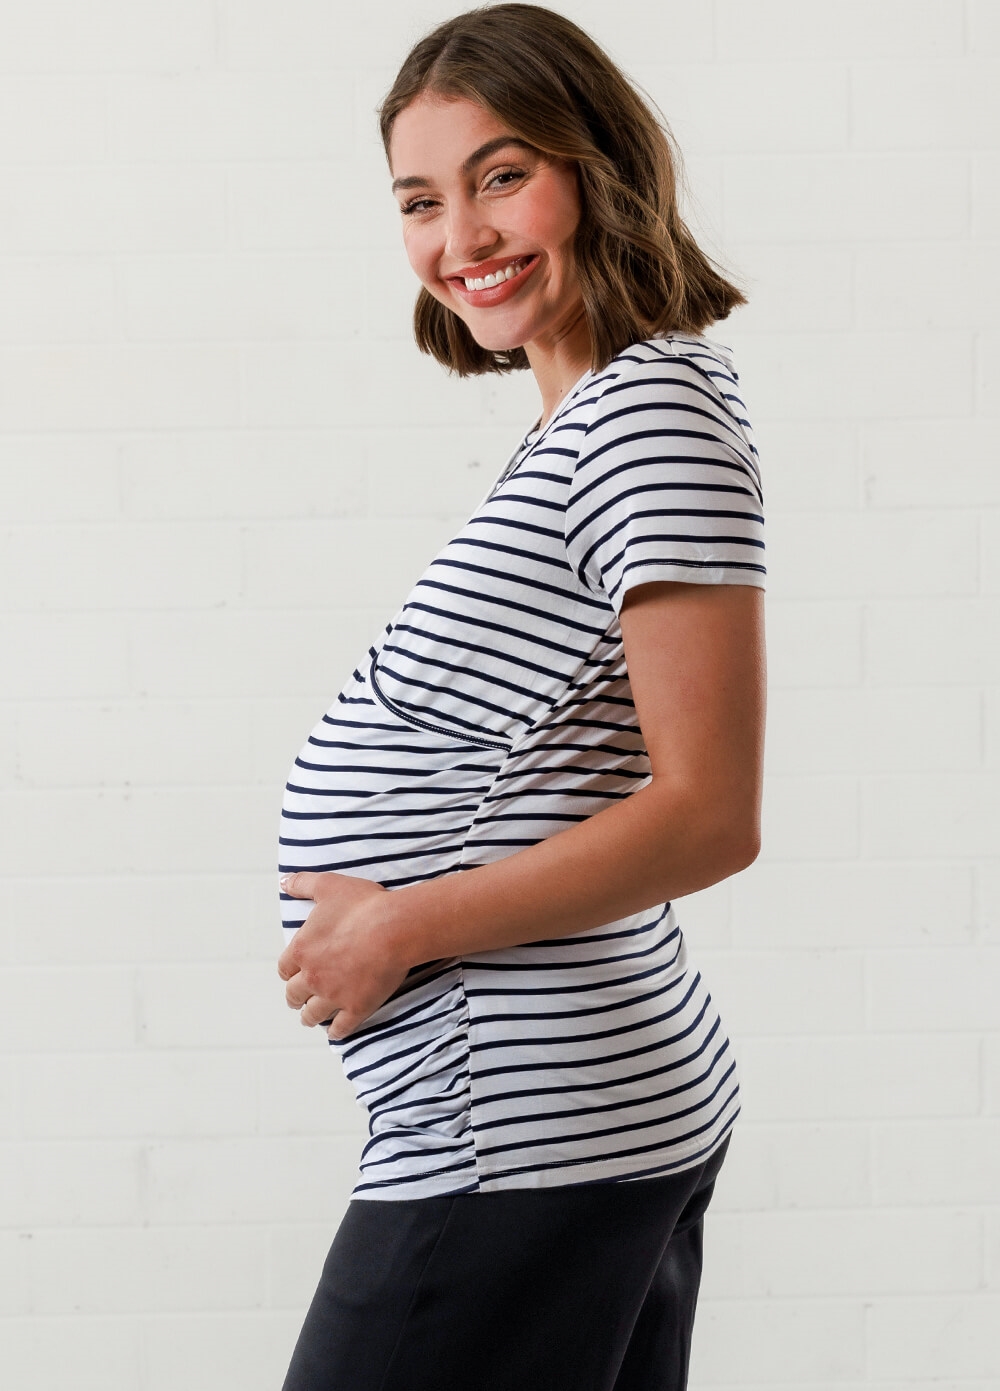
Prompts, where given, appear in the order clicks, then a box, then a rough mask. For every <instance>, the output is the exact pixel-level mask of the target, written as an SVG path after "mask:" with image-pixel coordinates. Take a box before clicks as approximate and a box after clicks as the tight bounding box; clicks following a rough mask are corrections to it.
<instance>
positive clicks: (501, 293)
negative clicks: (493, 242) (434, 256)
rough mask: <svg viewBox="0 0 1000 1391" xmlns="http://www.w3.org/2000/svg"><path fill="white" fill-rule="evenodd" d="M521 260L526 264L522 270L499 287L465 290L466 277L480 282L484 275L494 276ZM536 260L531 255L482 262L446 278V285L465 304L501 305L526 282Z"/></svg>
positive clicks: (502, 282)
mask: <svg viewBox="0 0 1000 1391" xmlns="http://www.w3.org/2000/svg"><path fill="white" fill-rule="evenodd" d="M522 259H526V260H527V263H528V264H527V265H526V266H525V267H524V269H523V270H520V271H518V273H517V275H515V276H512V277H511V279H510V280H502V281H501V282H500V284H499V285H491V286H489V288H488V289H485V290H469V289H466V285H465V280H466V276H468V278H469V279H470V280H471V279H473V278H475V279H477V280H480V279H482V277H483V276H484V275H495V274H496V272H497V271H498V270H503V268H504V267H505V266H509V265H510V264H511V262H512V261H520V260H522ZM538 259H539V258H538V256H537V255H535V254H531V255H529V256H527V257H524V258H522V257H521V256H505V257H503V258H502V259H500V260H494V261H482V262H481V263H480V264H479V265H478V266H469V267H467V268H466V269H465V270H463V271H459V272H458V273H457V274H455V275H449V276H447V277H446V283H447V284H448V285H450V286H451V287H452V289H453V290H454V291H455V292H456V294H458V295H460V296H461V297H462V299H464V300H465V301H466V303H467V304H472V305H477V306H489V305H493V304H502V303H503V301H504V300H506V299H509V298H510V296H511V295H515V294H517V292H518V290H519V289H520V288H521V286H522V285H523V284H524V282H525V280H527V278H528V276H529V275H530V274H531V272H532V271H533V270H534V269H535V267H536V266H537V265H538Z"/></svg>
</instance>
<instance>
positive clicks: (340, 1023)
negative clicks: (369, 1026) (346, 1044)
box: [326, 1009, 364, 1043]
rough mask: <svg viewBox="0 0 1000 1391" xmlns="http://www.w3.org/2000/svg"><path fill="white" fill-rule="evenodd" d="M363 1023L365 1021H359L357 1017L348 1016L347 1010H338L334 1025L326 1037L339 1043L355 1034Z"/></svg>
mask: <svg viewBox="0 0 1000 1391" xmlns="http://www.w3.org/2000/svg"><path fill="white" fill-rule="evenodd" d="M363 1023H364V1020H363V1019H359V1018H358V1017H357V1015H355V1014H348V1013H347V1012H346V1010H342V1009H338V1010H337V1013H336V1015H335V1017H334V1020H333V1023H332V1024H331V1025H330V1027H329V1028H328V1029H327V1031H326V1036H327V1038H329V1039H332V1040H333V1041H334V1042H335V1043H339V1042H340V1041H341V1039H344V1038H346V1037H347V1035H348V1034H353V1032H354V1030H355V1029H356V1028H357V1027H358V1025H359V1024H363Z"/></svg>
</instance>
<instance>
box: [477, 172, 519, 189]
mask: <svg viewBox="0 0 1000 1391" xmlns="http://www.w3.org/2000/svg"><path fill="white" fill-rule="evenodd" d="M523 178H524V170H523V169H498V170H496V172H495V173H493V174H490V175H489V177H488V178H487V180H486V187H487V188H494V187H498V188H510V187H511V186H512V185H513V184H516V183H520V181H521V180H522V179H523Z"/></svg>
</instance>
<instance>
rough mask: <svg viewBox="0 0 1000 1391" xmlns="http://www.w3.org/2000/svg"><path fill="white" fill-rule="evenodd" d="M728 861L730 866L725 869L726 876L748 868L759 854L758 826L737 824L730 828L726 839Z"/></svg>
mask: <svg viewBox="0 0 1000 1391" xmlns="http://www.w3.org/2000/svg"><path fill="white" fill-rule="evenodd" d="M728 854H729V863H730V864H731V866H732V868H730V869H728V870H727V871H726V876H725V877H726V878H727V879H728V878H729V876H730V875H731V874H739V872H740V870H742V869H749V868H750V866H751V865H752V864H753V862H754V860H755V859H756V858H757V856H758V855H759V854H760V826H759V824H754V825H751V826H739V827H736V828H734V829H733V830H731V832H730V836H729V841H728Z"/></svg>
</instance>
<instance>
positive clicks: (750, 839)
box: [704, 813, 761, 883]
mask: <svg viewBox="0 0 1000 1391" xmlns="http://www.w3.org/2000/svg"><path fill="white" fill-rule="evenodd" d="M760 843H761V836H760V816H759V815H758V814H756V813H754V814H747V815H743V816H735V817H732V816H731V817H727V818H726V820H725V821H723V822H722V823H721V824H720V822H718V821H715V822H714V824H712V825H709V826H706V827H705V841H704V844H705V850H706V859H707V861H708V862H709V863H710V864H711V866H712V868H713V873H714V877H713V881H712V882H714V883H718V882H720V881H721V880H723V879H728V878H729V877H730V876H731V875H733V874H739V873H740V871H741V870H744V869H748V868H749V867H750V865H752V864H753V862H754V860H756V858H757V856H758V855H759V854H760Z"/></svg>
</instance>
